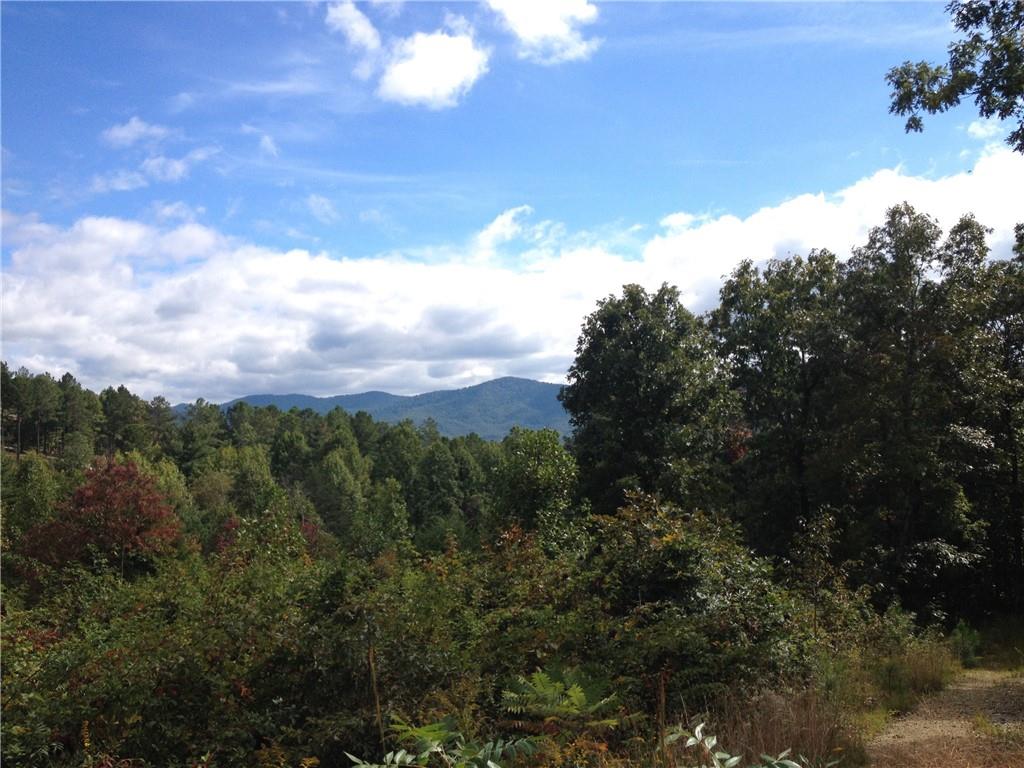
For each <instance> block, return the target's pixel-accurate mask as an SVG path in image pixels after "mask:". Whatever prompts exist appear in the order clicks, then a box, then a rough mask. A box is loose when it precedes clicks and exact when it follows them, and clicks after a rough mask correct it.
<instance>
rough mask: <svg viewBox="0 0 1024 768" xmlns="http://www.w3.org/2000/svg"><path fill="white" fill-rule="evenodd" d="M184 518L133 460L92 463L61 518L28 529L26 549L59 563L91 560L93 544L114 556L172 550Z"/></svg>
mask: <svg viewBox="0 0 1024 768" xmlns="http://www.w3.org/2000/svg"><path fill="white" fill-rule="evenodd" d="M180 534H181V523H180V521H179V520H178V518H177V516H176V515H175V514H174V512H173V510H172V509H171V507H170V505H169V504H168V503H167V502H166V500H165V499H164V498H163V496H162V495H161V494H160V493H159V492H158V491H157V489H156V484H155V483H154V481H153V479H152V478H150V477H148V476H146V475H144V474H142V473H141V472H140V471H139V469H138V467H136V466H135V464H133V463H131V462H126V463H124V464H117V463H109V464H107V465H105V466H100V467H95V468H93V469H90V470H89V471H88V472H87V473H86V476H85V482H84V483H83V484H82V485H81V486H80V487H79V488H78V490H76V491H75V494H74V496H73V498H72V500H71V503H70V504H69V505H67V506H66V507H64V508H63V509H61V510H60V512H59V514H58V516H57V518H56V519H55V520H51V521H49V522H47V523H43V524H41V525H37V526H35V527H34V528H31V529H30V530H29V531H27V532H26V534H25V538H24V543H23V549H24V551H25V552H26V554H28V555H30V556H32V557H34V558H36V559H37V560H39V561H41V562H43V563H46V564H48V565H52V566H55V567H59V566H61V565H63V564H65V563H69V562H74V561H85V560H86V559H87V556H88V555H89V552H90V549H91V550H94V551H96V552H98V553H100V554H102V555H106V556H108V557H111V558H121V559H122V560H123V558H124V557H138V556H142V557H146V556H153V555H160V554H164V553H166V552H168V551H169V550H170V549H171V548H172V547H173V545H174V544H175V542H177V540H178V538H179V536H180Z"/></svg>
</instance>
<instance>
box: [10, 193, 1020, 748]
mask: <svg viewBox="0 0 1024 768" xmlns="http://www.w3.org/2000/svg"><path fill="white" fill-rule="evenodd" d="M985 236H986V232H985V230H984V228H983V227H982V226H981V225H979V224H978V223H977V222H975V221H974V220H973V219H971V218H969V217H968V218H965V219H963V220H961V221H960V222H959V223H958V224H957V225H956V226H955V227H954V228H953V229H952V230H951V231H950V233H949V234H948V235H946V236H945V237H943V235H942V233H941V232H940V231H939V229H938V227H937V226H936V225H935V223H934V222H933V221H932V220H930V219H929V218H928V217H926V216H923V215H921V214H918V213H916V212H915V211H913V210H912V209H910V208H909V207H907V206H901V207H897V208H894V209H893V210H891V211H890V212H889V214H888V216H887V219H886V221H885V222H884V223H883V225H882V226H880V227H879V228H877V229H875V230H873V231H872V233H871V235H870V238H869V240H868V242H867V244H866V245H865V246H863V247H861V248H859V249H857V250H856V251H855V253H854V255H853V257H852V258H851V259H850V260H848V261H846V262H843V263H841V262H839V261H838V260H837V259H836V258H835V257H834V256H833V255H831V254H829V253H827V252H815V253H812V254H810V255H809V256H807V257H806V258H802V257H797V256H793V257H790V258H787V259H784V260H778V261H774V262H771V263H769V264H768V265H766V266H764V267H763V268H757V267H755V266H754V265H752V264H749V263H747V264H743V265H741V266H740V267H739V268H738V269H737V270H736V271H735V272H734V273H733V274H732V275H731V276H730V278H729V279H728V280H727V281H726V283H725V285H724V286H723V289H722V293H721V302H720V305H719V306H718V307H717V308H716V309H715V310H713V311H712V312H709V313H708V314H707V315H705V316H702V317H697V316H695V315H693V314H692V313H690V312H689V311H687V310H686V309H685V308H684V307H683V306H682V305H681V303H680V301H679V295H678V292H677V291H676V290H675V289H673V288H671V287H668V286H664V287H662V288H661V289H660V290H658V291H656V292H654V293H648V292H646V291H644V290H643V289H642V288H640V287H638V286H626V287H625V288H624V290H623V293H622V295H621V296H611V297H608V298H607V299H605V300H603V301H601V302H600V303H599V305H598V307H597V309H596V310H595V311H594V312H593V313H592V314H591V315H590V316H589V317H588V318H586V320H585V323H584V326H583V330H582V333H581V335H580V340H579V346H578V349H577V356H576V360H575V363H574V364H573V366H572V368H571V369H570V371H569V377H568V378H569V384H568V385H567V387H566V388H565V389H564V390H563V393H562V400H563V403H564V405H565V406H566V408H567V410H568V412H569V413H570V415H571V418H572V423H573V426H574V433H573V436H572V439H571V440H570V441H569V443H568V445H563V444H562V442H561V440H560V438H559V437H558V435H557V434H556V433H555V432H553V431H550V430H541V431H531V430H523V429H515V430H513V431H512V432H511V433H510V434H509V435H508V436H507V437H506V438H505V439H504V440H503V441H501V442H500V443H496V442H488V441H484V440H482V439H480V438H478V437H476V436H472V435H470V436H467V437H459V438H454V439H450V438H445V437H442V436H440V435H439V434H438V433H437V430H436V428H435V427H434V426H433V425H431V424H430V423H429V422H428V423H426V424H422V425H419V426H417V425H414V424H412V423H410V422H402V423H399V424H384V423H379V422H376V421H374V420H373V419H371V418H370V417H369V416H368V415H367V414H365V413H357V414H347V413H345V412H343V411H340V410H336V411H334V412H332V413H329V414H327V415H326V416H319V415H317V414H315V413H313V412H312V411H308V410H307V411H299V410H292V411H289V412H287V413H285V412H281V411H280V410H278V409H276V408H272V407H271V408H252V407H251V406H248V405H247V404H245V403H238V404H237V405H235V406H233V407H232V408H231V409H229V410H227V411H223V410H221V409H220V408H219V407H217V406H214V405H211V404H209V403H205V402H203V401H201V400H200V401H198V402H197V403H195V404H194V405H193V406H191V407H190V408H189V411H188V413H187V415H186V416H185V418H184V419H182V420H178V419H176V418H175V416H174V414H173V413H172V412H171V410H170V408H169V405H168V404H167V402H166V401H165V400H162V399H160V398H157V399H155V400H153V401H151V402H146V401H143V400H141V399H140V398H138V397H136V396H134V395H133V394H132V393H131V392H129V391H128V390H127V389H125V388H124V387H119V388H117V389H113V388H111V389H107V390H104V391H103V392H101V393H100V394H98V395H97V394H95V393H92V392H90V391H88V390H87V389H84V388H82V387H81V386H80V385H79V384H78V383H77V382H76V381H75V379H74V378H73V377H72V376H71V375H65V376H64V377H63V378H61V379H60V380H59V381H58V380H55V379H53V378H52V377H50V376H49V375H48V374H42V375H32V374H29V373H28V372H27V371H24V370H21V371H17V372H13V373H11V372H9V371H8V369H7V367H6V366H4V368H3V382H2V384H3V393H2V395H3V418H2V428H3V435H2V436H3V441H4V451H3V466H2V471H3V499H2V502H3V527H2V532H0V533H2V546H3V550H4V569H3V596H4V603H3V604H4V615H3V632H4V656H3V665H4V669H3V676H4V688H5V691H4V702H3V715H4V716H3V729H4V731H3V734H4V739H3V757H4V760H5V762H9V763H10V764H11V765H62V766H70V765H83V764H88V765H123V766H126V765H166V766H189V768H191V767H192V766H195V765H207V766H213V765H217V766H236V765H237V766H250V765H261V766H262V765H268V766H270V765H273V766H283V765H298V764H299V763H300V761H302V760H305V761H306V762H305V763H304V764H305V765H312V764H313V763H312V762H310V761H311V760H312V759H313V758H316V759H317V760H320V761H322V764H324V765H346V764H348V763H349V760H348V758H346V757H345V753H346V752H351V753H354V754H359V755H363V756H368V757H369V756H373V755H376V754H383V752H385V751H387V750H388V749H391V748H395V747H398V746H400V745H401V743H400V742H399V741H398V740H397V739H396V737H395V736H394V735H393V732H392V730H390V729H389V725H395V724H397V725H398V726H399V727H402V726H401V724H402V723H412V724H421V723H428V722H434V721H439V720H442V719H445V718H446V721H445V722H446V723H447V725H446V726H445V727H446V728H447V729H448V731H446V732H452V730H453V729H456V730H459V731H460V732H461V733H462V734H463V735H464V736H465V739H468V740H470V741H473V740H477V741H482V740H486V739H487V738H491V737H494V736H496V735H502V736H507V735H513V734H518V735H530V734H532V735H534V736H543V737H544V739H543V740H544V743H545V744H546V745H547V746H546V747H545V749H544V750H543V752H542V755H541V757H538V758H536V760H539V761H540V764H543V765H546V766H553V767H558V766H569V765H577V766H578V765H593V766H598V765H601V766H604V765H607V761H608V760H611V759H613V758H612V756H613V755H614V756H615V757H614V759H615V760H620V759H621V760H629V759H634V758H635V759H637V760H649V759H650V756H651V755H652V754H654V753H655V751H656V748H657V744H659V743H661V744H662V746H663V742H664V736H665V727H666V723H668V722H669V721H670V720H671V719H672V718H678V717H681V716H682V715H683V713H685V712H692V711H693V709H694V708H695V707H704V706H707V707H711V708H714V707H715V706H717V704H716V702H717V703H721V702H723V701H727V700H729V699H730V697H735V696H747V695H749V694H750V693H751V692H752V691H755V690H760V689H763V688H766V687H767V688H789V689H794V688H796V689H799V688H808V687H809V690H810V691H811V692H812V694H813V696H820V697H824V699H823V701H822V703H821V708H819V707H818V704H814V711H815V712H824V711H829V707H831V706H833V705H834V704H835V701H833V700H832V699H830V698H829V697H833V698H834V697H835V696H836V695H837V694H836V693H835V691H836V689H837V687H840V688H841V686H838V684H837V683H836V681H837V680H838V679H840V678H841V677H842V676H843V675H847V674H850V672H849V670H850V669H860V670H863V675H864V676H865V677H864V679H863V680H860V679H858V682H857V683H856V685H855V686H854V685H853V684H851V685H850V687H851V688H852V687H855V688H856V690H857V691H858V694H857V696H858V697H860V698H862V699H863V698H865V697H866V698H867V699H871V700H874V699H875V698H876V695H875V694H876V688H874V687H872V686H876V687H877V689H878V696H882V695H883V694H885V693H886V691H888V689H887V688H885V686H893V685H896V684H899V685H902V684H903V683H902V682H901V681H903V680H904V678H903V677H901V674H902V673H901V672H900V670H901V669H902V667H901V666H900V664H901V663H904V662H899V663H897V661H898V660H901V659H902V660H907V659H911V660H913V659H921V658H925V657H926V655H927V654H925V653H924V652H923V651H922V650H921V649H920V648H918V647H917V646H915V645H914V643H915V642H917V641H916V640H915V639H914V637H915V631H914V629H913V624H914V620H915V616H916V621H917V622H918V624H919V625H925V624H930V623H933V622H938V623H939V624H940V625H945V626H949V625H950V623H951V622H953V621H955V620H956V619H957V618H960V617H964V616H967V617H968V618H977V617H980V616H983V615H988V614H993V613H1000V612H1003V613H1005V612H1010V611H1012V610H1014V609H1015V607H1019V606H1020V605H1021V602H1020V601H1021V588H1022V584H1024V568H1022V562H1021V561H1022V550H1024V547H1022V542H1021V537H1022V533H1024V511H1022V506H1021V504H1022V501H1021V489H1020V476H1019V473H1020V469H1019V463H1020V444H1021V437H1022V434H1021V432H1022V425H1024V376H1022V365H1024V352H1022V348H1024V228H1019V229H1018V242H1017V248H1016V255H1015V257H1014V258H1012V259H1010V260H1003V261H994V260H990V259H988V251H987V248H986V244H985ZM908 609H909V610H910V611H911V613H907V612H906V611H907V610H908ZM915 648H916V650H915ZM843 660H848V661H843ZM852 660H856V664H855V663H854V661H852ZM536 670H544V671H543V672H542V673H539V674H536V675H531V673H534V672H535V671H536ZM844 670H845V671H844ZM858 674H860V673H858ZM822 680H828V681H830V682H828V684H827V685H826V684H825V683H823V682H822ZM865 692H866V693H865ZM904 693H905V692H904ZM814 701H817V699H814ZM836 722H837V723H838V722H839V721H838V720H837V721H836ZM841 731H842V729H841V728H840V727H839V726H838V725H836V727H835V729H834V733H835V734H840V733H841ZM830 738H832V737H830ZM835 738H839V736H838V735H836V736H835ZM659 739H660V741H658V740H659ZM823 744H824V742H823ZM793 746H799V745H793ZM825 746H826V747H828V748H832V747H834V746H837V743H835V742H834V740H833V741H831V742H828V743H827V744H825ZM630 756H632V757H630ZM819 756H820V757H821V759H822V760H823V761H824V760H825V759H826V758H827V757H828V753H827V752H825V753H822V754H821V755H819ZM851 764H852V763H851Z"/></svg>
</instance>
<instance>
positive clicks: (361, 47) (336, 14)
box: [326, 0, 381, 80]
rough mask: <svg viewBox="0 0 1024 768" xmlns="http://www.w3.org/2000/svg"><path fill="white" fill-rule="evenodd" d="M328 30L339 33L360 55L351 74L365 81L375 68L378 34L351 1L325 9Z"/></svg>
mask: <svg viewBox="0 0 1024 768" xmlns="http://www.w3.org/2000/svg"><path fill="white" fill-rule="evenodd" d="M326 22H327V26H328V28H330V29H331V30H333V31H335V32H340V33H341V34H343V35H344V36H345V39H346V40H347V41H348V44H349V47H351V48H353V49H355V50H357V51H359V52H360V53H362V58H361V59H360V60H359V62H358V63H357V64H356V66H355V69H354V70H353V74H354V75H355V76H356V77H358V78H359V79H360V80H367V79H369V78H370V76H371V75H372V74H373V72H374V70H375V69H376V68H377V60H378V53H379V52H380V49H381V42H380V33H379V32H377V28H376V27H375V26H373V22H371V21H370V20H369V19H368V18H367V17H366V15H365V14H364V13H363V12H362V11H360V10H359V9H358V8H356V6H355V3H353V2H352V0H343V2H340V3H333V4H332V5H329V6H328V7H327V17H326Z"/></svg>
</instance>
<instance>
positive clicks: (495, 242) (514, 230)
mask: <svg viewBox="0 0 1024 768" xmlns="http://www.w3.org/2000/svg"><path fill="white" fill-rule="evenodd" d="M531 213H533V208H531V207H530V206H528V205H520V206H517V207H515V208H509V209H508V210H507V211H505V212H504V213H501V214H499V215H498V216H497V217H496V218H495V219H494V221H492V222H491V223H490V224H488V225H487V226H486V227H484V229H483V231H481V232H480V234H478V235H477V236H476V242H477V247H478V248H479V250H480V252H481V254H482V255H484V256H487V257H489V256H493V255H494V251H495V249H496V248H497V246H499V245H501V244H502V243H507V242H509V241H510V240H512V239H513V238H514V237H516V236H517V235H519V234H520V233H521V232H522V231H523V224H522V218H523V217H524V216H529V215H530V214H531Z"/></svg>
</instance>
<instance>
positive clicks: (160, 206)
mask: <svg viewBox="0 0 1024 768" xmlns="http://www.w3.org/2000/svg"><path fill="white" fill-rule="evenodd" d="M153 213H154V215H155V216H156V217H157V218H158V219H160V220H161V221H173V220H178V221H195V220H196V219H197V218H199V217H200V216H202V215H204V214H205V213H206V208H204V207H203V206H201V205H200V206H197V207H195V208H193V207H192V206H191V205H189V204H188V203H185V202H183V201H181V200H178V201H176V202H173V203H154V204H153Z"/></svg>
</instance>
